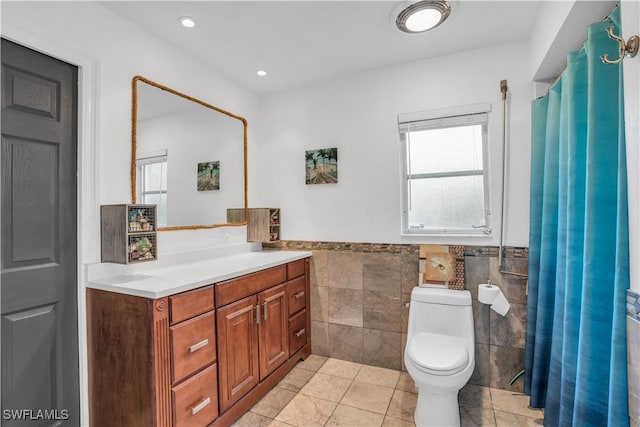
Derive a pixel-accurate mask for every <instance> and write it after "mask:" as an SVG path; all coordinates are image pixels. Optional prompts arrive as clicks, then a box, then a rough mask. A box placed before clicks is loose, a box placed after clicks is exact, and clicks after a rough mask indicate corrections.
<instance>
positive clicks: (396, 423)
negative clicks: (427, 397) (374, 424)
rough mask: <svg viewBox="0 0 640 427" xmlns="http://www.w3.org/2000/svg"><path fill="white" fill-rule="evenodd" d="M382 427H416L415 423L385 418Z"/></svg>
mask: <svg viewBox="0 0 640 427" xmlns="http://www.w3.org/2000/svg"><path fill="white" fill-rule="evenodd" d="M382 427H416V423H414V422H413V421H407V420H401V419H399V418H393V417H389V416H386V417H384V421H382Z"/></svg>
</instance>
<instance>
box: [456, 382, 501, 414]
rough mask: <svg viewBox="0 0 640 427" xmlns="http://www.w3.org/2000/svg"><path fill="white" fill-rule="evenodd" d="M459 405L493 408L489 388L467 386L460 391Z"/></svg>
mask: <svg viewBox="0 0 640 427" xmlns="http://www.w3.org/2000/svg"><path fill="white" fill-rule="evenodd" d="M458 403H459V405H460V406H468V407H472V408H476V407H480V408H493V404H492V402H491V392H490V391H489V388H487V387H480V386H477V385H473V384H467V385H465V386H464V387H463V388H462V390H460V392H459V393H458Z"/></svg>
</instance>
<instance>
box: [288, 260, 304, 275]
mask: <svg viewBox="0 0 640 427" xmlns="http://www.w3.org/2000/svg"><path fill="white" fill-rule="evenodd" d="M304 267H305V261H304V260H303V259H301V260H299V261H294V262H290V263H289V264H287V280H291V279H293V278H294V277H298V276H302V275H303V274H304V270H305V268H304Z"/></svg>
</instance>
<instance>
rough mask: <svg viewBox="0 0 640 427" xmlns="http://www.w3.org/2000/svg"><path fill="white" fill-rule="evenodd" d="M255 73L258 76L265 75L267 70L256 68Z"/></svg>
mask: <svg viewBox="0 0 640 427" xmlns="http://www.w3.org/2000/svg"><path fill="white" fill-rule="evenodd" d="M256 74H257V75H258V76H260V77H264V76H266V75H267V72H266V71H265V70H258V71H256Z"/></svg>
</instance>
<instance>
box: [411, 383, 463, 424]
mask: <svg viewBox="0 0 640 427" xmlns="http://www.w3.org/2000/svg"><path fill="white" fill-rule="evenodd" d="M414 419H415V422H416V426H418V427H429V426H438V427H460V408H459V406H458V390H455V391H444V390H443V391H440V392H438V393H435V392H430V391H428V390H424V389H423V390H421V389H418V402H417V404H416V411H415V413H414Z"/></svg>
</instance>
